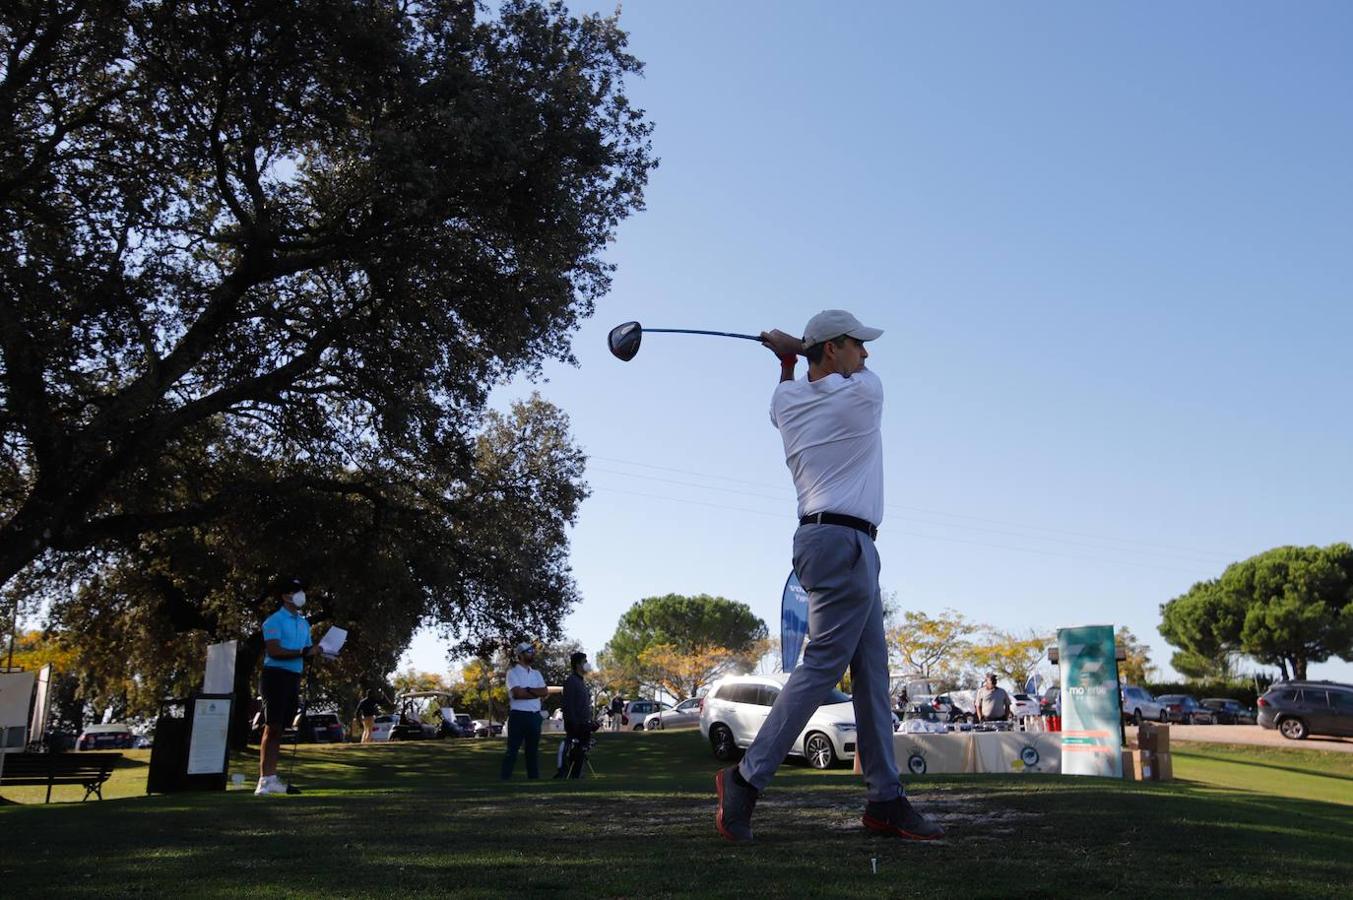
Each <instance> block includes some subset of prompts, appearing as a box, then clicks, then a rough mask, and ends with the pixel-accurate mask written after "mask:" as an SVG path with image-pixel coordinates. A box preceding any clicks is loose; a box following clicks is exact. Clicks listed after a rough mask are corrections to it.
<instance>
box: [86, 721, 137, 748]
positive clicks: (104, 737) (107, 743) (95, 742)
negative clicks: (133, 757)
mask: <svg viewBox="0 0 1353 900" xmlns="http://www.w3.org/2000/svg"><path fill="white" fill-rule="evenodd" d="M132 741H133V738H132V730H131V728H129V727H128V726H127V725H126V724H125V723H122V722H117V723H111V724H108V725H90V726H88V727H87V728H85V730H84V731H82V732H80V736H79V737H78V738H76V739H75V749H76V750H130V749H131V748H132Z"/></svg>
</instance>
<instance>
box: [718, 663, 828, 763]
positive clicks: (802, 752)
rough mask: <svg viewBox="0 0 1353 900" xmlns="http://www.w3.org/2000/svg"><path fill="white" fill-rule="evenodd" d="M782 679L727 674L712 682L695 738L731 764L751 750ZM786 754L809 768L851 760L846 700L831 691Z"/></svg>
mask: <svg viewBox="0 0 1353 900" xmlns="http://www.w3.org/2000/svg"><path fill="white" fill-rule="evenodd" d="M788 678H789V676H788V675H786V674H783V673H781V674H778V675H731V676H727V677H725V678H720V679H719V680H718V681H716V682H715V683H714V685H713V686H712V687H711V688H710V689H709V693H707V694H706V695H705V704H704V708H703V709H702V710H701V712H700V734H701V735H703V736H704V737H705V739H706V740H708V741H709V744H710V748H711V749H712V750H713V751H714V756H715V757H716V758H717V759H721V760H732V759H735V758H736V757H737V756H738V755H739V753H740V751H741V750H742V749H743V748H746V747H748V746H750V745H751V743H752V741H753V740H754V739H755V738H756V735H757V732H759V731H760V730H761V724H762V723H763V722H765V720H766V716H767V715H768V714H769V713H770V707H771V704H773V703H774V702H775V698H776V697H778V696H779V695H780V690H781V689H782V688H783V687H784V684H785V681H787V680H788ZM789 753H790V755H791V756H802V757H804V758H805V759H806V760H807V761H808V764H809V765H811V766H812V767H813V768H815V769H829V768H831V767H832V766H834V765H836V764H837V762H839V761H841V760H849V759H854V758H855V707H854V706H853V705H852V704H851V702H850V695H849V694H844V693H842V692H841V691H838V690H833V691H832V692H831V694H830V695H829V696H828V698H827V700H826V702H825V703H823V704H822V706H820V707H818V709H817V710H816V711H815V712H814V713H813V715H812V716H811V717H810V718H809V719H808V724H807V725H805V726H804V728H803V731H801V732H800V733H799V735H798V738H797V739H796V740H795V741H794V743H793V745H792V746H791V747H790V750H789Z"/></svg>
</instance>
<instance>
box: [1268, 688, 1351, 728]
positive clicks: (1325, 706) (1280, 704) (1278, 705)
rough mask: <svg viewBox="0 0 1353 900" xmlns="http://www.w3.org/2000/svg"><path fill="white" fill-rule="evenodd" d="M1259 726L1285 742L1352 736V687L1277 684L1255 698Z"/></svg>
mask: <svg viewBox="0 0 1353 900" xmlns="http://www.w3.org/2000/svg"><path fill="white" fill-rule="evenodd" d="M1259 724H1260V725H1261V726H1263V727H1264V728H1276V729H1278V732H1279V733H1280V734H1281V735H1282V736H1283V737H1285V738H1289V739H1291V740H1294V741H1299V740H1302V739H1303V738H1305V737H1306V736H1307V735H1312V734H1327V735H1334V736H1338V737H1345V736H1353V684H1340V683H1338V682H1336V681H1280V682H1278V683H1277V684H1275V685H1273V687H1271V688H1269V689H1268V692H1267V693H1265V694H1264V696H1262V697H1260V698H1259Z"/></svg>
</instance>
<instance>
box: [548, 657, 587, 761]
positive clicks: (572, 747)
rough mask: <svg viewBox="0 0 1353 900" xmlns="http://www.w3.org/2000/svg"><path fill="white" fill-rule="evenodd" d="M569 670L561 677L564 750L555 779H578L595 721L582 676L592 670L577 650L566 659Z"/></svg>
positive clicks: (585, 759)
mask: <svg viewBox="0 0 1353 900" xmlns="http://www.w3.org/2000/svg"><path fill="white" fill-rule="evenodd" d="M568 662H569V667H570V668H571V669H572V670H573V671H572V672H570V673H569V676H568V678H566V679H564V706H563V711H564V733H565V734H566V735H567V737H566V738H565V740H564V751H563V754H562V758H561V759H560V762H559V771H558V772H556V773H555V775H554V777H555V778H564V777H565V776H567V777H569V778H581V777H582V774H583V764H584V763H585V762H586V761H587V745H588V744H589V743H590V742H591V740H592V732H594V731H596V730H597V724H596V722H595V721H593V719H592V692H591V691H590V690H588V687H587V682H586V681H585V680H584V679H583V676H584V675H585V674H587V673H588V672H591V671H592V664H591V663H590V662H588V661H587V654H586V653H583V652H582V651H581V650H580V651H578V652H576V653H574V654H573V655H572V656H570V657H569V659H568Z"/></svg>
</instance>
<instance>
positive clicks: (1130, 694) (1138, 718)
mask: <svg viewBox="0 0 1353 900" xmlns="http://www.w3.org/2000/svg"><path fill="white" fill-rule="evenodd" d="M1118 694H1119V696H1120V697H1121V698H1122V701H1123V721H1125V722H1131V723H1133V724H1134V725H1140V724H1142V723H1143V722H1145V721H1148V720H1149V721H1152V722H1164V721H1167V717H1166V715H1165V707H1164V706H1163V705H1162V704H1161V702H1160V701H1159V700H1157V699H1156V698H1155V697H1152V696H1151V692H1150V691H1148V690H1147V689H1146V688H1144V687H1138V686H1137V685H1135V684H1125V685H1123V689H1122V690H1121V691H1119V692H1118Z"/></svg>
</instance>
